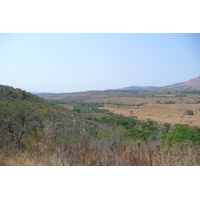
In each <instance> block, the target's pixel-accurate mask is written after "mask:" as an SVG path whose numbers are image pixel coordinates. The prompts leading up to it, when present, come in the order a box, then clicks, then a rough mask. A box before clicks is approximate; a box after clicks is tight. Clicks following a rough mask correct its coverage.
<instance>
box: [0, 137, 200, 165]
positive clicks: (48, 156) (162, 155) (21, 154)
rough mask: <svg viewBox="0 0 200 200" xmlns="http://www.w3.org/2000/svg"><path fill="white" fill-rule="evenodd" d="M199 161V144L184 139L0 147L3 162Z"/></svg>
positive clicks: (130, 163)
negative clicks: (181, 141)
mask: <svg viewBox="0 0 200 200" xmlns="http://www.w3.org/2000/svg"><path fill="white" fill-rule="evenodd" d="M199 164H200V147H199V146H193V145H191V144H190V143H186V144H184V145H182V146H180V145H171V146H166V147H161V146H159V145H158V146H155V147H152V148H149V147H148V145H145V144H143V145H141V144H138V145H134V146H127V145H123V146H118V145H117V144H116V143H113V144H112V145H111V146H109V147H102V148H101V149H99V148H97V147H90V146H89V145H88V144H87V143H86V142H84V141H82V142H79V143H78V144H77V145H76V146H75V148H74V149H69V148H67V147H66V146H65V145H63V146H61V147H55V148H52V146H51V145H49V143H48V141H43V142H40V143H35V144H34V146H32V148H29V149H23V150H16V149H12V148H9V147H7V148H4V149H1V151H0V165H4V166H193V165H199Z"/></svg>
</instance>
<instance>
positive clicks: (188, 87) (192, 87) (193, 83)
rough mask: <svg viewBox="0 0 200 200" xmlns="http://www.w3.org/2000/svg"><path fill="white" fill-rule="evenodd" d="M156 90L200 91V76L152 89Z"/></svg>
mask: <svg viewBox="0 0 200 200" xmlns="http://www.w3.org/2000/svg"><path fill="white" fill-rule="evenodd" d="M151 90H152V91H156V92H176V91H177V92H187V91H200V76H199V77H197V78H194V79H191V80H189V81H187V82H183V83H176V84H173V85H168V86H164V87H157V88H153V89H151Z"/></svg>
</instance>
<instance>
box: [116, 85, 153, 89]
mask: <svg viewBox="0 0 200 200" xmlns="http://www.w3.org/2000/svg"><path fill="white" fill-rule="evenodd" d="M152 88H156V87H155V86H130V87H124V88H121V89H118V90H149V89H152Z"/></svg>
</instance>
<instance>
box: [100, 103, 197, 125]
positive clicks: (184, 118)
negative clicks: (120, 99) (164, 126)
mask: <svg viewBox="0 0 200 200" xmlns="http://www.w3.org/2000/svg"><path fill="white" fill-rule="evenodd" d="M102 109H108V110H110V111H111V112H113V113H116V114H122V115H125V116H137V118H138V119H139V120H146V119H148V118H150V119H152V120H154V121H157V122H161V123H165V122H167V123H170V124H188V125H191V126H192V125H196V126H200V105H199V104H146V105H143V106H140V107H139V108H137V109H135V108H134V106H131V107H130V106H127V107H126V106H124V107H119V106H118V107H117V106H114V105H112V104H107V105H105V106H104V107H103V108H102ZM187 109H191V110H193V111H194V115H185V110H187Z"/></svg>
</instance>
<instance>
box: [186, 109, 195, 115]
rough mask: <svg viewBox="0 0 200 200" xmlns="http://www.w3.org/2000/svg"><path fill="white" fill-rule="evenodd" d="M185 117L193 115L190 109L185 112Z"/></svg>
mask: <svg viewBox="0 0 200 200" xmlns="http://www.w3.org/2000/svg"><path fill="white" fill-rule="evenodd" d="M185 114H186V115H194V112H193V111H192V110H191V109H188V110H186V111H185Z"/></svg>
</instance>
